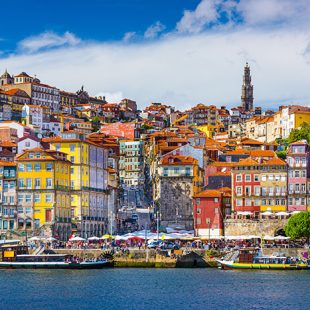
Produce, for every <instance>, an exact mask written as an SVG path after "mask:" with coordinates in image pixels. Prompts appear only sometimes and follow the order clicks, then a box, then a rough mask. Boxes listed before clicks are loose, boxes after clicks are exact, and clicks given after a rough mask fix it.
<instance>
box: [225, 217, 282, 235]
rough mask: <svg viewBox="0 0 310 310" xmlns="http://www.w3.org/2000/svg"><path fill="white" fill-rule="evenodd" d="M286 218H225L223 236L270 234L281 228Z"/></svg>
mask: <svg viewBox="0 0 310 310" xmlns="http://www.w3.org/2000/svg"><path fill="white" fill-rule="evenodd" d="M287 222H288V219H263V220H261V219H259V220H250V219H227V220H225V221H224V232H225V236H242V235H258V236H261V235H270V236H274V235H275V233H276V232H277V231H278V230H280V229H283V228H284V226H285V225H286V224H287Z"/></svg>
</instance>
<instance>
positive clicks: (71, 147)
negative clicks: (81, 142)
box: [70, 144, 75, 152]
mask: <svg viewBox="0 0 310 310" xmlns="http://www.w3.org/2000/svg"><path fill="white" fill-rule="evenodd" d="M74 151H75V144H70V152H74Z"/></svg>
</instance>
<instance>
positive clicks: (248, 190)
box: [245, 186, 251, 196]
mask: <svg viewBox="0 0 310 310" xmlns="http://www.w3.org/2000/svg"><path fill="white" fill-rule="evenodd" d="M245 195H246V196H251V186H246V187H245Z"/></svg>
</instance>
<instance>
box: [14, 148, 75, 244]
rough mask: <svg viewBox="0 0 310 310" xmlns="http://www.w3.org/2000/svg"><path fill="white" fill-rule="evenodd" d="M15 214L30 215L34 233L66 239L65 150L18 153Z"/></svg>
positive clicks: (67, 190)
mask: <svg viewBox="0 0 310 310" xmlns="http://www.w3.org/2000/svg"><path fill="white" fill-rule="evenodd" d="M16 161H17V173H18V191H17V200H18V214H19V216H20V217H24V218H25V219H32V230H33V231H34V233H35V234H39V233H40V234H41V233H43V231H44V234H45V235H46V234H49V235H52V236H54V237H58V238H59V239H60V240H68V237H69V236H70V234H71V202H70V180H71V178H70V168H71V163H70V161H69V160H68V159H67V154H65V153H63V152H59V151H55V150H44V149H41V148H34V149H29V150H26V151H25V152H23V153H22V154H20V155H18V156H17V158H16Z"/></svg>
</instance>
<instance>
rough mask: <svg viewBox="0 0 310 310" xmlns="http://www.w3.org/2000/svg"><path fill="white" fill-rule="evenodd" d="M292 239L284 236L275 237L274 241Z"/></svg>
mask: <svg viewBox="0 0 310 310" xmlns="http://www.w3.org/2000/svg"><path fill="white" fill-rule="evenodd" d="M288 239H290V237H284V236H276V237H274V240H288Z"/></svg>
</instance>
